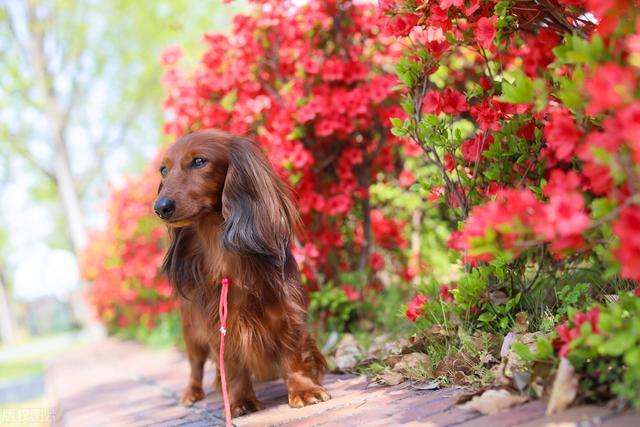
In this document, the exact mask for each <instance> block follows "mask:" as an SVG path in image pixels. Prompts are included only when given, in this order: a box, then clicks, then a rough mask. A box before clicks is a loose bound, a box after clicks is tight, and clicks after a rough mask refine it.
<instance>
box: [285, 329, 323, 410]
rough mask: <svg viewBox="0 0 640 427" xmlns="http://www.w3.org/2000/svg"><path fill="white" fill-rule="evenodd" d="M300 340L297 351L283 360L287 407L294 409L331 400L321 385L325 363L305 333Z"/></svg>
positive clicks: (314, 344)
mask: <svg viewBox="0 0 640 427" xmlns="http://www.w3.org/2000/svg"><path fill="white" fill-rule="evenodd" d="M301 338H302V339H301V348H300V349H299V351H295V352H290V353H288V354H287V355H286V356H285V357H284V360H283V362H284V366H283V367H284V370H285V374H284V377H285V381H286V383H287V389H288V391H289V406H291V407H294V408H301V407H303V406H307V405H312V404H314V403H318V402H325V401H327V400H329V399H331V396H330V395H329V393H327V391H326V390H325V389H324V387H322V385H321V381H322V376H323V375H324V373H325V371H326V370H327V362H326V361H325V359H324V356H323V355H322V353H320V350H318V347H317V346H316V343H315V342H314V341H313V339H312V338H311V337H310V336H309V335H308V334H307V333H306V332H305V333H304V334H303V336H302V337H301Z"/></svg>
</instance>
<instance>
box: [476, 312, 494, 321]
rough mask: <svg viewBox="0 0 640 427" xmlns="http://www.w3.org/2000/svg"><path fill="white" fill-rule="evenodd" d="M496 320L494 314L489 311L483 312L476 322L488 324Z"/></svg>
mask: <svg viewBox="0 0 640 427" xmlns="http://www.w3.org/2000/svg"><path fill="white" fill-rule="evenodd" d="M494 320H496V315H495V313H491V312H490V311H485V312H484V313H482V314H481V315H480V316H478V321H479V322H483V323H489V322H492V321H494Z"/></svg>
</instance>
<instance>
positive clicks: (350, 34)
mask: <svg viewBox="0 0 640 427" xmlns="http://www.w3.org/2000/svg"><path fill="white" fill-rule="evenodd" d="M252 3H255V6H256V7H255V8H254V9H255V11H254V13H252V14H250V15H243V14H241V15H237V16H236V17H235V18H234V22H233V29H232V31H230V33H229V35H222V34H207V35H206V36H205V42H206V43H207V50H206V51H205V53H204V55H203V56H202V58H201V61H200V63H199V64H198V65H197V66H196V68H195V69H193V70H191V71H189V72H185V71H184V70H182V69H181V68H180V64H179V63H177V62H176V61H175V60H174V58H175V57H177V55H176V54H175V52H174V51H175V48H173V47H172V48H170V50H169V51H168V52H166V53H165V54H164V55H163V61H162V62H163V64H164V65H165V67H166V70H165V74H164V78H163V82H164V85H165V87H166V92H167V97H166V100H165V103H164V106H165V110H166V111H167V116H168V120H167V122H166V124H165V128H164V129H165V132H166V133H168V134H170V135H175V136H179V135H182V134H184V133H188V132H190V131H193V130H194V129H198V128H206V127H215V128H221V129H224V130H227V131H229V132H232V133H238V134H246V133H251V134H254V135H255V137H256V139H257V140H258V142H259V143H260V144H262V146H263V147H264V148H265V151H266V152H267V154H268V156H269V159H270V160H271V162H272V164H273V165H274V167H275V168H276V170H277V171H278V173H279V174H280V175H281V176H282V177H283V178H285V179H286V180H287V181H288V182H289V183H290V184H291V185H292V187H293V189H294V192H295V193H296V194H297V196H298V202H299V205H300V209H301V212H302V219H303V222H304V224H305V236H304V237H305V240H306V241H308V242H313V250H312V251H308V250H306V247H305V250H302V249H301V248H296V249H295V255H296V258H297V259H298V261H299V263H300V264H301V269H302V273H303V275H304V277H305V278H306V280H307V283H309V284H311V287H312V289H313V287H314V286H315V284H316V283H317V282H319V281H325V280H330V279H334V278H335V277H336V275H337V274H338V273H340V272H341V271H350V270H353V269H355V268H357V266H358V264H359V263H358V261H359V253H358V250H361V249H363V248H369V247H373V248H380V249H382V248H386V249H388V250H389V251H396V252H397V248H403V247H405V246H406V243H405V239H404V237H403V234H404V233H403V230H404V226H405V224H404V223H403V222H401V221H396V220H394V219H389V218H386V217H385V216H384V215H383V213H382V212H383V210H378V209H375V208H376V207H375V206H373V209H369V208H368V207H367V208H365V200H367V202H366V205H367V206H368V205H369V203H368V198H369V192H368V190H369V186H370V185H371V184H374V183H376V182H384V181H387V180H388V181H390V182H397V179H398V176H399V180H400V182H401V183H402V185H404V186H410V185H411V184H413V182H414V181H415V177H414V176H413V175H412V174H411V173H410V172H409V171H404V172H403V173H402V174H400V172H401V171H402V169H399V168H398V167H397V165H398V164H401V163H399V162H398V156H399V155H400V153H401V152H402V150H401V149H402V147H403V145H407V147H408V143H407V142H402V141H401V140H400V139H398V138H396V137H394V136H393V135H391V134H390V133H389V127H390V120H389V119H390V117H395V116H398V115H400V114H401V110H400V108H399V107H398V99H399V98H398V97H399V94H398V92H394V91H393V88H394V86H395V85H396V84H397V81H396V78H395V76H393V74H391V73H390V71H392V70H393V67H392V65H393V63H394V62H395V61H396V59H397V58H398V55H399V52H400V44H396V43H397V42H396V41H395V40H394V39H393V38H391V37H388V36H384V35H382V34H381V32H380V26H379V22H378V16H377V12H376V9H375V7H373V6H372V5H369V4H365V3H362V2H353V3H352V2H343V1H335V0H332V1H320V0H313V1H309V2H305V3H304V4H303V5H299V4H298V2H294V1H288V0H285V1H278V0H261V1H253V2H252ZM415 23H416V21H411V22H409V21H407V23H406V25H408V26H409V27H413V26H414V25H415ZM402 25H405V24H402ZM397 31H399V32H401V29H400V28H398V29H397ZM446 99H447V105H448V106H447V108H461V106H463V105H465V101H464V96H463V95H462V94H460V93H457V94H450V95H448V96H447V97H446ZM410 149H411V148H410V147H408V148H407V151H409V150H410ZM365 216H368V217H369V218H370V221H365V220H364V219H365ZM365 226H366V227H371V230H367V231H370V232H365V230H364V227H365ZM365 236H366V237H365ZM368 236H372V238H373V241H372V242H369V243H370V244H367V245H365V244H364V240H365V238H369V237H368ZM354 248H355V249H356V250H353V249H354ZM382 264H383V263H382V258H381V254H374V255H373V256H371V258H370V265H371V267H372V268H373V269H374V270H375V269H379V268H381V266H382ZM394 265H397V263H395V264H394Z"/></svg>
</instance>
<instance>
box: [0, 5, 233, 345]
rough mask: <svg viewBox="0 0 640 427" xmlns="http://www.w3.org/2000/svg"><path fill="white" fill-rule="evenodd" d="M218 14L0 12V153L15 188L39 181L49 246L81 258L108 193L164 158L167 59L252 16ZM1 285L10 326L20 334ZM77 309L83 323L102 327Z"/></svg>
mask: <svg viewBox="0 0 640 427" xmlns="http://www.w3.org/2000/svg"><path fill="white" fill-rule="evenodd" d="M220 3H221V2H220V0H215V1H204V2H193V1H188V0H139V1H136V2H131V1H129V0H110V1H108V2H101V1H95V0H25V1H12V0H0V151H1V152H2V153H3V155H4V154H5V153H6V154H8V157H9V160H7V162H6V164H5V165H4V166H6V167H7V168H9V169H11V170H12V171H13V175H15V176H16V178H15V179H16V180H20V179H22V178H17V177H18V176H20V177H24V175H25V173H26V174H29V175H30V176H31V178H33V179H32V181H33V182H35V184H34V185H33V186H32V188H31V191H30V195H31V197H32V199H33V202H34V203H38V204H40V205H41V206H42V207H43V208H42V212H43V213H46V216H47V218H50V219H51V220H52V224H53V226H52V230H51V238H50V239H49V242H48V244H49V245H50V246H59V247H60V246H62V247H67V248H70V249H72V250H73V251H74V253H76V254H78V253H79V251H80V250H81V249H82V247H83V246H84V244H85V242H86V240H87V227H88V226H90V225H91V220H94V218H95V217H99V215H94V213H95V211H96V209H98V208H97V207H96V203H95V202H96V199H98V198H99V196H97V194H98V192H99V190H100V189H102V188H104V187H105V186H106V185H107V181H109V180H111V179H114V178H116V177H118V176H119V175H120V174H122V172H123V171H124V170H125V169H129V170H134V171H135V170H136V169H140V163H141V161H146V160H147V159H148V158H149V157H150V156H151V155H152V153H154V152H155V151H156V147H157V145H158V144H159V143H160V141H161V134H160V128H161V126H160V123H162V114H163V113H162V110H161V100H162V97H163V91H162V88H161V85H160V77H161V73H162V69H161V67H160V64H159V61H158V58H159V56H160V53H161V52H162V50H163V49H164V48H165V47H166V46H167V45H169V44H174V43H175V44H180V45H181V46H183V47H184V48H185V49H186V50H191V49H193V48H195V47H196V46H199V45H200V43H199V41H200V38H201V37H202V33H203V32H204V31H205V30H208V29H212V28H214V29H218V30H221V29H225V28H227V27H228V26H229V17H230V16H232V15H233V14H234V13H235V12H236V11H237V10H238V8H241V7H243V4H242V2H240V3H238V4H235V5H231V6H226V7H224V8H222V7H219V6H220ZM220 12H222V13H220ZM3 159H4V157H3ZM60 207H61V208H62V209H60ZM92 210H93V211H92ZM98 213H99V212H98ZM87 219H88V220H89V221H87ZM94 221H95V220H94ZM88 223H89V224H88ZM94 224H95V222H94ZM9 240H10V239H9ZM9 245H10V242H9ZM2 264H3V265H4V266H5V267H7V265H8V264H7V263H2ZM7 268H8V267H7ZM2 272H3V273H5V275H4V278H7V277H8V276H9V274H10V271H7V269H4V270H3V271H2ZM1 282H2V284H3V285H4V286H2V284H0V291H2V295H0V317H2V318H1V319H0V323H2V324H3V325H7V326H6V327H4V326H3V333H4V331H5V329H6V331H7V333H10V332H9V327H10V326H8V325H10V324H12V322H11V319H10V317H8V316H2V313H6V314H10V311H9V307H8V304H9V303H10V301H11V298H10V293H9V292H5V291H8V289H9V288H7V287H6V285H7V282H6V280H4V281H1ZM3 297H4V298H3ZM3 301H5V302H7V304H3ZM74 301H75V303H76V304H75V306H74V310H75V311H76V312H77V313H84V314H83V315H82V316H81V317H82V318H83V319H81V320H82V321H83V323H85V325H87V326H89V328H93V327H95V326H97V325H95V324H93V322H91V321H90V320H89V319H91V316H90V315H89V311H88V310H87V307H84V303H82V304H80V305H79V306H78V304H77V303H78V298H76V299H74ZM5 305H6V307H4V306H5ZM5 317H6V319H5Z"/></svg>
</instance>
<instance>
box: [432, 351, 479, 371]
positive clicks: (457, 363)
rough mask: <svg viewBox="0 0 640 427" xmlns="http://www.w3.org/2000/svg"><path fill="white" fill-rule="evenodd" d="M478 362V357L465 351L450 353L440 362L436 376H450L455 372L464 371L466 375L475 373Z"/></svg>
mask: <svg viewBox="0 0 640 427" xmlns="http://www.w3.org/2000/svg"><path fill="white" fill-rule="evenodd" d="M477 363H478V359H477V358H476V357H474V356H470V355H469V354H467V353H465V352H464V351H459V352H457V353H453V354H449V355H448V356H447V357H445V358H444V359H442V362H440V363H439V364H438V366H437V367H436V371H435V373H434V376H436V377H440V376H447V377H450V376H451V375H452V374H453V373H454V372H462V373H463V374H465V375H470V374H472V373H473V370H474V367H475V366H476V364H477Z"/></svg>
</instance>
